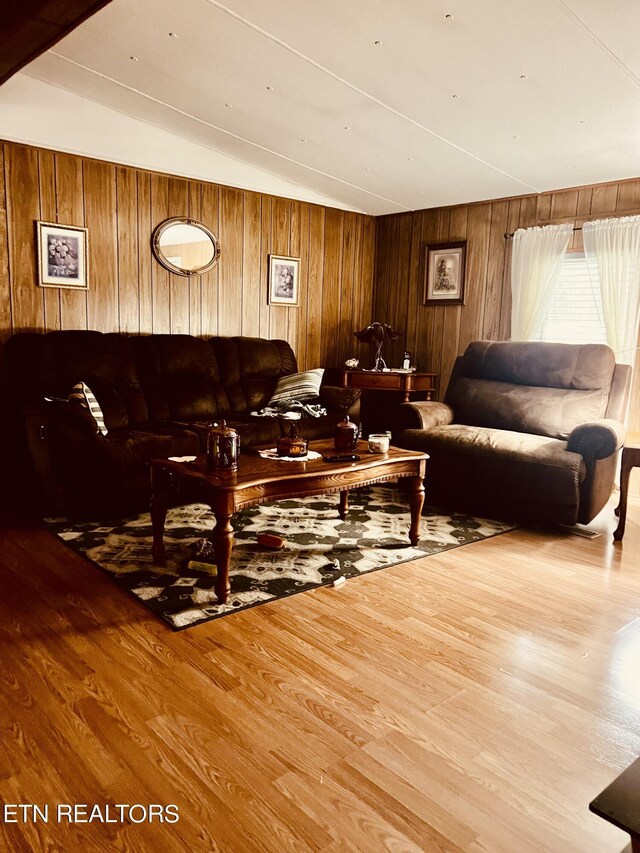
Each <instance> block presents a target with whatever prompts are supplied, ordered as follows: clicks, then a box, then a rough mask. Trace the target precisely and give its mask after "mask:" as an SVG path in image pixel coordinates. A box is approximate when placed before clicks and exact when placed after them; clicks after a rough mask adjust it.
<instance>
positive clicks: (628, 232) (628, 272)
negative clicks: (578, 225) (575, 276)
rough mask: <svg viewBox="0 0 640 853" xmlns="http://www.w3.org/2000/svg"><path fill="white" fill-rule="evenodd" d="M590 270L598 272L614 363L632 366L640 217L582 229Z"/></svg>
mask: <svg viewBox="0 0 640 853" xmlns="http://www.w3.org/2000/svg"><path fill="white" fill-rule="evenodd" d="M582 237H583V239H584V251H585V254H586V256H587V261H588V263H589V267H590V268H593V269H594V270H595V269H597V271H598V278H599V280H600V292H601V294H602V313H603V317H604V327H605V330H606V332H607V343H608V344H609V346H610V347H611V349H612V350H613V351H614V352H615V354H616V361H617V362H620V363H622V364H631V365H633V364H634V362H635V359H636V349H637V346H638V325H639V323H640V216H623V217H620V218H619V219H597V220H595V221H594V222H585V223H584V225H583V226H582Z"/></svg>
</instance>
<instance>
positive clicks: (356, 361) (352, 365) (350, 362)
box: [344, 358, 360, 370]
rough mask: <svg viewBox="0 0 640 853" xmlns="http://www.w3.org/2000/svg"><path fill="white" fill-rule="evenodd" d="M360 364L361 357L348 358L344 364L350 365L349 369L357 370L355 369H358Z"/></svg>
mask: <svg viewBox="0 0 640 853" xmlns="http://www.w3.org/2000/svg"><path fill="white" fill-rule="evenodd" d="M359 364H360V359H359V358H348V359H347V360H346V361H345V363H344V366H345V367H348V368H349V370H355V369H356V367H357V366H358V365H359Z"/></svg>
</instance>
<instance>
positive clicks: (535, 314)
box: [511, 224, 573, 341]
mask: <svg viewBox="0 0 640 853" xmlns="http://www.w3.org/2000/svg"><path fill="white" fill-rule="evenodd" d="M572 234H573V225H570V224H564V225H545V226H544V227H543V228H539V227H536V228H519V229H518V230H517V231H516V233H515V234H514V235H513V247H512V251H511V296H512V307H511V340H512V341H533V340H535V339H536V338H537V337H538V334H539V333H540V329H541V328H542V322H543V320H544V315H545V313H546V310H547V308H548V307H549V302H550V300H551V295H552V293H553V288H554V285H555V283H556V282H557V280H558V276H559V275H560V268H561V266H562V259H563V258H564V255H565V253H566V251H567V246H568V245H569V240H570V239H571V235H572Z"/></svg>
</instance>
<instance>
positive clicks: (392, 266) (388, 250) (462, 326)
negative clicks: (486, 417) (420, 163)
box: [373, 179, 640, 491]
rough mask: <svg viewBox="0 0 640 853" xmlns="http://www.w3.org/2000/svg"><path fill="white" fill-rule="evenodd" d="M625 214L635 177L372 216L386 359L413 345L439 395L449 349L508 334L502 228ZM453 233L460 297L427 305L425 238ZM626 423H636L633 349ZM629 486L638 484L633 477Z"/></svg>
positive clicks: (638, 403)
mask: <svg viewBox="0 0 640 853" xmlns="http://www.w3.org/2000/svg"><path fill="white" fill-rule="evenodd" d="M632 214H640V179H637V180H629V181H621V182H619V183H609V184H595V185H593V186H590V187H580V188H578V189H570V190H561V191H558V192H549V193H542V194H540V195H528V196H517V197H513V198H508V199H500V200H498V201H487V202H482V203H474V204H468V205H458V206H455V207H443V208H434V209H431V210H419V211H414V212H412V213H402V214H394V215H391V216H383V217H379V218H378V219H377V220H376V276H375V289H374V312H373V313H374V318H375V319H376V320H379V321H381V322H386V323H389V324H390V325H392V326H393V327H394V328H395V329H396V330H398V331H400V332H402V337H401V338H400V339H399V340H398V341H397V342H396V343H395V344H393V345H391V346H389V347H388V353H389V355H390V356H391V361H390V363H391V364H400V359H401V357H402V352H403V350H405V349H408V350H411V351H412V352H414V353H415V355H416V362H417V365H418V368H419V369H420V370H426V371H431V372H434V373H437V374H438V375H439V389H438V395H437V396H438V398H439V399H441V398H442V396H443V394H444V392H445V390H446V387H447V384H448V382H449V377H450V375H451V370H452V367H453V363H454V361H455V358H456V356H457V355H459V354H461V353H463V352H464V350H465V349H466V347H467V345H468V344H469V343H470V342H471V341H474V340H481V339H485V340H507V339H508V338H509V335H510V326H511V285H510V264H511V240H507V239H505V236H504V235H505V233H512V232H513V231H515V230H516V229H517V228H529V227H531V226H532V225H546V224H549V223H559V222H573V223H575V225H578V226H579V225H582V223H583V222H585V221H587V220H588V219H596V218H597V219H605V218H607V217H611V216H630V215H632ZM453 240H467V270H466V293H465V304H464V305H451V306H446V307H443V306H433V307H430V308H427V307H426V306H425V305H424V304H423V289H424V274H425V269H424V264H425V257H424V255H425V249H424V247H425V244H427V243H440V242H449V241H453ZM571 248H574V249H581V248H582V232H581V231H576V232H575V233H574V236H573V242H572V244H571ZM639 347H640V341H639ZM629 428H630V429H633V430H637V431H640V354H638V355H637V357H636V365H635V370H634V387H633V390H632V399H631V410H630V417H629ZM634 491H640V478H637V479H636V480H634Z"/></svg>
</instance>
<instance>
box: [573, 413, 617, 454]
mask: <svg viewBox="0 0 640 853" xmlns="http://www.w3.org/2000/svg"><path fill="white" fill-rule="evenodd" d="M624 437H625V428H624V424H621V423H620V421H616V420H613V418H603V419H602V420H600V421H590V422H588V423H586V424H580V425H579V426H577V427H576V428H575V429H574V430H573V432H572V433H571V435H570V436H569V440H568V441H567V450H571V451H573V452H574V453H579V454H580V455H581V456H584V457H585V459H605V458H606V457H607V456H611V454H612V453H615V452H616V451H618V450H620V448H621V447H622V445H623V444H624Z"/></svg>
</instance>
